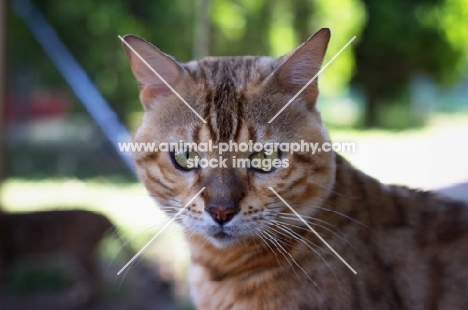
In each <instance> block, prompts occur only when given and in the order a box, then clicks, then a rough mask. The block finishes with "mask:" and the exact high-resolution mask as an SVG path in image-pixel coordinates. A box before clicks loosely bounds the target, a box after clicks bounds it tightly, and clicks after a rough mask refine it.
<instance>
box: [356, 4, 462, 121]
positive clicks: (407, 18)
mask: <svg viewBox="0 0 468 310" xmlns="http://www.w3.org/2000/svg"><path fill="white" fill-rule="evenodd" d="M363 2H364V4H365V7H366V10H367V13H368V14H367V16H368V20H367V23H366V26H365V28H364V31H363V33H362V39H361V40H360V42H359V43H358V44H357V45H356V47H355V50H356V68H357V71H356V75H355V77H354V81H355V84H356V85H358V86H359V87H360V88H361V89H362V91H363V93H364V97H365V102H366V109H365V111H366V114H365V119H364V125H366V126H378V125H381V124H382V116H381V114H382V113H381V111H382V110H388V106H389V104H390V105H392V104H394V103H395V102H398V101H399V102H400V104H401V103H406V107H408V95H409V94H408V91H409V88H408V87H409V82H410V80H411V79H412V78H413V77H414V76H415V75H417V74H424V75H426V76H429V77H430V78H432V79H434V80H435V81H437V82H438V83H441V84H442V85H443V84H446V85H447V84H451V83H453V82H454V81H456V80H457V79H459V78H460V77H461V76H462V75H463V74H466V71H467V65H468V41H467V40H466V38H467V37H468V22H467V18H468V1H467V0H413V1H407V0H391V1H390V0H363ZM403 115H405V114H403ZM406 115H408V113H406ZM417 117H419V116H418V115H417V113H414V115H410V118H413V120H414V121H418V120H417V119H416V118H417Z"/></svg>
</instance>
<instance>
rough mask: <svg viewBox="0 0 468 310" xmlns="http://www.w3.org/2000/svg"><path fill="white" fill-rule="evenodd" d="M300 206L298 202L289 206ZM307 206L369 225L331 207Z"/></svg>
mask: <svg viewBox="0 0 468 310" xmlns="http://www.w3.org/2000/svg"><path fill="white" fill-rule="evenodd" d="M301 206H303V205H299V204H296V205H291V207H301ZM307 207H310V208H317V209H320V210H323V211H327V212H332V213H335V214H338V215H340V216H342V217H344V218H347V219H348V220H350V221H352V222H354V223H356V224H359V225H361V226H364V227H367V228H370V227H369V226H367V225H365V224H363V223H361V222H359V221H358V220H356V219H353V218H352V217H350V216H348V215H346V214H344V213H342V212H339V211H336V210H332V209H328V208H324V207H319V206H307Z"/></svg>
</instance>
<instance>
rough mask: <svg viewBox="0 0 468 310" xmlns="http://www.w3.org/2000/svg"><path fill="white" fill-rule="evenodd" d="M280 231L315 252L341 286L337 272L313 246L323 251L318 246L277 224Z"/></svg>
mask: <svg viewBox="0 0 468 310" xmlns="http://www.w3.org/2000/svg"><path fill="white" fill-rule="evenodd" d="M275 226H276V227H277V228H278V229H281V230H283V231H284V232H286V233H288V234H290V236H291V237H292V238H293V239H294V240H298V241H300V242H302V243H303V244H304V245H305V246H306V247H307V248H308V249H309V250H311V251H312V252H314V253H315V254H317V255H318V256H319V257H320V259H321V260H322V261H323V263H324V264H325V265H326V266H327V267H328V269H329V270H330V271H331V272H332V273H333V276H334V277H335V281H336V283H337V284H338V285H341V283H340V282H339V281H338V278H337V276H336V273H335V270H334V269H333V268H332V267H331V266H330V264H329V263H328V262H327V260H326V259H325V258H324V257H323V255H322V254H321V253H319V252H318V251H317V250H316V249H314V248H313V247H312V246H316V247H317V248H318V249H321V248H320V247H318V246H317V245H315V244H313V243H312V242H311V241H310V240H307V239H305V238H303V237H301V235H299V234H298V233H296V232H295V231H293V230H291V229H290V228H288V227H285V226H282V225H281V224H276V225H275Z"/></svg>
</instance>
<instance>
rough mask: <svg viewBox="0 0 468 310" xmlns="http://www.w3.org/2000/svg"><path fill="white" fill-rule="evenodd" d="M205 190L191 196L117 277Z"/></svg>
mask: <svg viewBox="0 0 468 310" xmlns="http://www.w3.org/2000/svg"><path fill="white" fill-rule="evenodd" d="M205 188H206V187H203V188H202V189H201V190H200V191H199V192H198V193H196V194H195V196H193V198H192V199H190V200H189V201H188V202H187V204H185V206H184V207H183V208H182V209H180V210H179V212H177V213H176V215H174V216H173V217H172V218H171V219H170V220H169V222H167V223H166V224H165V225H164V226H163V227H162V228H161V230H160V231H158V233H157V234H156V235H154V237H153V238H151V240H150V241H148V242H147V243H146V244H145V246H144V247H142V248H141V250H140V251H138V253H136V254H135V256H133V257H132V259H131V260H129V261H128V263H127V264H126V265H125V266H123V267H122V269H120V271H119V272H117V275H120V274H121V273H122V271H124V270H125V268H127V267H128V266H129V265H130V264H131V263H132V262H133V261H134V260H135V259H137V258H138V256H140V255H141V253H143V251H144V250H146V248H147V247H148V246H149V245H150V244H151V243H152V242H153V241H154V239H156V238H157V237H158V236H159V235H160V234H161V233H162V232H163V231H164V229H166V228H167V226H169V225H170V224H171V223H172V222H173V221H174V220H175V219H176V218H177V217H178V216H179V214H181V213H182V211H184V210H185V208H187V206H188V205H189V204H191V203H192V201H194V200H195V198H197V197H198V195H200V194H201V192H203V191H204V190H205Z"/></svg>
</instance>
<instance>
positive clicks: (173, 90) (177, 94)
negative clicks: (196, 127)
mask: <svg viewBox="0 0 468 310" xmlns="http://www.w3.org/2000/svg"><path fill="white" fill-rule="evenodd" d="M118 37H119V39H120V40H121V41H122V42H123V43H125V45H127V46H128V48H129V49H131V50H132V52H134V53H135V55H137V56H138V58H140V59H141V61H143V63H144V64H145V65H147V66H148V68H149V69H150V70H151V71H153V73H154V74H156V76H157V77H158V78H159V79H161V81H162V82H163V83H164V84H166V86H167V87H169V89H170V90H172V92H173V93H174V94H175V95H176V96H177V97H179V99H180V100H182V102H183V103H185V105H186V106H187V107H188V108H189V109H190V110H192V112H193V113H195V114H196V115H197V116H198V118H199V119H201V120H202V122H203V123H205V124H206V121H205V120H204V119H203V117H201V116H200V114H198V113H197V111H195V110H194V109H193V108H192V106H191V105H190V104H188V102H187V101H185V99H184V98H182V96H181V95H179V93H178V92H176V90H175V89H174V88H172V86H171V85H169V83H168V82H166V80H165V79H163V77H162V76H160V75H159V73H157V72H156V70H154V69H153V67H151V66H150V65H149V64H148V63H147V62H146V60H144V59H143V57H141V56H140V54H138V53H137V52H136V51H135V50H134V49H133V47H131V46H130V44H128V43H127V41H125V40H124V39H123V38H122V37H121V36H118Z"/></svg>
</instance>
